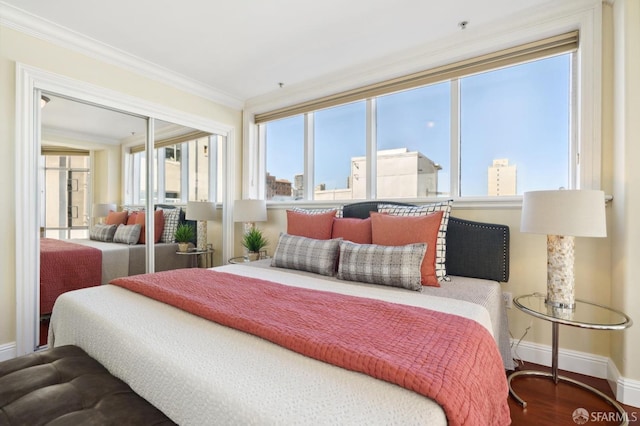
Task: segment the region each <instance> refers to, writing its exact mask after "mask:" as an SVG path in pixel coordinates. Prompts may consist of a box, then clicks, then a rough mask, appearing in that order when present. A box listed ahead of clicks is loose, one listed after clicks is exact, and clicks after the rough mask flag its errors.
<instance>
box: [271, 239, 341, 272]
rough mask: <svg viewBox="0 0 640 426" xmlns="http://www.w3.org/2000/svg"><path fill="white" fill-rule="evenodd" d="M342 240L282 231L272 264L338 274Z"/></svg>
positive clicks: (280, 266)
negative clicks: (320, 238) (318, 238)
mask: <svg viewBox="0 0 640 426" xmlns="http://www.w3.org/2000/svg"><path fill="white" fill-rule="evenodd" d="M340 241H341V240H340V239H335V240H317V239H313V238H307V237H299V236H296V235H289V234H284V233H281V234H280V238H279V239H278V245H277V246H276V251H275V253H274V254H273V258H272V259H271V266H276V267H279V268H287V269H297V270H300V271H308V272H315V273H316V274H321V275H327V276H330V277H332V276H334V275H335V274H336V262H337V261H338V254H339V253H340Z"/></svg>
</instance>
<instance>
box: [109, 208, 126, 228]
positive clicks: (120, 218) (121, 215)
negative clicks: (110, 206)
mask: <svg viewBox="0 0 640 426" xmlns="http://www.w3.org/2000/svg"><path fill="white" fill-rule="evenodd" d="M105 223H106V224H107V225H116V226H118V225H120V224H123V225H124V224H125V223H127V212H126V211H122V212H114V211H113V210H110V211H109V214H108V215H107V219H106V220H105Z"/></svg>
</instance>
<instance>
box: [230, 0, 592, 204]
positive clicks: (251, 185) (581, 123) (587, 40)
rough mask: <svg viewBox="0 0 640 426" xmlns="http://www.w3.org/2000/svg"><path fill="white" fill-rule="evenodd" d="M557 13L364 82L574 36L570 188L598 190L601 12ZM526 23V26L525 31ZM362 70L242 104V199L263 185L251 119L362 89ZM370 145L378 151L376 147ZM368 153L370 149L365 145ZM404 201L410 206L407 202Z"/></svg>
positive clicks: (383, 69)
mask: <svg viewBox="0 0 640 426" xmlns="http://www.w3.org/2000/svg"><path fill="white" fill-rule="evenodd" d="M556 12H557V11H556ZM562 12H563V13H562V16H558V15H557V14H554V13H551V12H549V14H547V15H545V16H543V17H540V16H529V17H526V18H523V19H521V20H520V21H519V24H518V25H515V24H514V23H511V24H510V25H506V24H505V25H504V26H503V27H502V28H497V29H496V30H495V31H494V32H492V33H490V34H488V33H487V34H484V35H485V36H486V37H480V36H479V34H476V35H475V36H474V37H473V38H471V37H470V38H467V39H464V38H461V39H459V40H457V41H455V42H452V43H450V44H449V45H447V49H442V48H441V47H437V46H436V47H433V48H432V50H431V51H430V50H429V48H426V49H421V51H420V52H419V53H417V54H416V56H415V57H409V56H404V57H401V58H396V60H395V61H393V60H392V59H394V58H389V61H388V63H387V65H385V66H378V67H376V68H375V69H371V70H369V71H370V72H368V73H367V76H368V80H367V82H375V81H384V80H386V79H389V78H393V77H395V76H397V75H398V69H401V68H405V69H406V70H415V69H428V68H429V67H435V66H439V65H441V64H446V63H448V62H452V61H457V60H460V58H471V57H473V56H476V55H477V54H478V52H480V53H483V52H491V51H492V50H493V51H496V50H500V49H505V48H509V47H512V46H517V45H519V44H523V43H527V42H531V41H535V40H538V39H542V38H545V37H549V36H551V35H553V34H560V33H562V32H567V31H572V30H577V31H579V37H580V41H579V46H578V48H577V51H576V52H575V53H574V59H573V68H572V73H573V75H572V81H574V80H575V83H574V84H573V87H574V88H575V90H574V91H573V93H572V99H571V101H572V102H573V104H572V106H571V109H572V120H571V124H570V133H571V136H570V139H571V141H572V144H571V146H570V147H569V148H570V150H571V151H570V159H571V163H572V167H575V169H574V170H573V172H572V173H571V174H570V177H569V182H570V185H571V187H573V188H579V189H600V188H601V177H602V176H601V165H602V155H601V146H602V142H601V126H602V124H601V97H602V90H601V86H602V82H601V78H600V73H599V70H601V65H602V52H601V44H602V19H601V17H602V5H601V4H593V5H592V6H590V7H587V8H573V9H563V10H562ZM552 15H553V19H552ZM525 23H526V24H527V25H524V24H525ZM363 71H366V70H363V69H359V70H357V72H355V70H354V72H353V73H343V77H341V78H339V79H336V77H335V75H334V76H327V77H326V78H324V79H318V80H315V81H313V82H309V83H308V84H303V85H298V86H296V87H295V88H294V87H290V88H286V89H282V90H280V91H279V92H278V93H274V94H273V96H262V97H259V98H255V99H250V100H248V101H247V102H246V105H245V106H246V108H245V110H244V112H243V118H244V124H243V131H244V132H243V134H244V138H243V147H242V148H243V187H242V190H243V191H242V192H243V196H244V197H250V198H263V197H264V183H263V182H262V179H256V177H261V176H264V173H265V170H264V169H265V165H264V146H263V144H264V140H262V139H261V138H260V137H259V133H260V132H259V131H258V125H257V124H256V122H255V115H256V114H262V113H266V112H269V111H273V110H275V109H278V108H284V107H287V106H288V105H294V104H297V103H303V102H308V101H309V99H319V98H322V97H326V96H327V95H328V94H330V93H338V92H340V91H345V90H349V89H351V88H353V87H358V86H361V85H362V81H361V80H362V75H363ZM359 83H360V84H359ZM284 91H286V93H285V92H284ZM452 99H457V96H454V97H452ZM451 108H452V109H455V108H457V105H452V106H451ZM453 117H455V115H454V116H453ZM453 117H452V118H453ZM455 121H456V120H453V119H452V123H451V126H452V130H453V129H456V130H455V132H456V133H457V127H458V126H457V124H458V123H456V122H455ZM454 136H456V137H457V136H458V135H457V134H455V135H454V134H452V137H454ZM458 139H459V138H458ZM370 144H372V146H375V142H374V141H372V142H371V143H370ZM368 145H369V144H368ZM368 149H370V147H369V146H368ZM456 149H457V146H456V144H452V146H451V150H452V157H453V158H457V154H458V153H456V152H455V150H456ZM367 155H368V156H369V163H371V161H370V158H371V156H370V154H369V153H368V154H367ZM453 167H454V165H452V171H451V172H452V175H453V174H454V170H453ZM372 173H373V170H372ZM249 177H250V178H249ZM369 181H371V179H369ZM451 191H452V193H458V188H457V180H456V186H455V187H454V186H452V187H451ZM454 191H455V192H454ZM369 193H372V192H369ZM452 198H454V200H456V206H458V207H461V208H476V207H487V208H502V207H520V206H521V203H522V196H509V197H488V196H486V197H485V196H483V197H464V198H459V197H452ZM429 200H430V199H420V200H415V201H423V202H424V201H429ZM403 201H407V202H411V200H408V199H404V200H403ZM285 204H286V203H284V202H279V203H278V205H285ZM295 204H296V205H303V204H312V205H322V204H327V205H330V204H331V205H332V204H335V203H327V202H317V201H313V200H310V199H308V200H304V201H303V202H296V203H295Z"/></svg>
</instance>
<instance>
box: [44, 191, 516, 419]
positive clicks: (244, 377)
mask: <svg viewBox="0 0 640 426" xmlns="http://www.w3.org/2000/svg"><path fill="white" fill-rule="evenodd" d="M376 208H377V203H368V204H367V203H358V204H356V205H353V206H349V207H348V206H345V207H344V209H343V210H342V214H343V215H344V216H345V217H363V216H367V215H368V214H369V212H370V211H375V209H376ZM448 232H450V234H448V235H447V251H448V252H450V251H451V250H454V249H457V247H458V246H459V245H462V246H464V248H462V250H464V251H465V252H466V253H467V256H471V257H468V258H460V257H458V258H456V257H455V256H454V257H451V256H447V268H449V267H450V270H449V271H448V273H449V275H448V280H443V281H442V282H441V285H440V286H439V287H436V286H434V287H431V288H426V287H425V288H424V289H422V291H408V290H406V289H401V288H396V287H390V286H381V285H375V284H369V283H359V282H354V281H345V280H342V279H337V278H335V277H327V276H324V275H319V274H317V273H312V272H308V271H300V270H291V269H285V268H279V267H273V266H271V263H272V262H273V260H263V261H258V262H253V263H251V264H250V265H225V266H221V267H217V268H213V269H212V270H201V269H193V270H189V271H182V273H180V271H173V272H172V271H169V272H161V273H156V274H148V275H140V276H137V277H131V278H130V279H128V280H127V279H123V280H116V281H117V282H114V285H105V286H100V287H93V288H88V289H83V290H79V291H74V292H70V293H66V294H65V295H63V296H61V297H60V298H59V299H58V301H57V302H56V306H55V308H54V312H53V316H52V327H51V328H50V332H49V344H50V346H61V345H67V344H73V345H77V346H79V347H80V348H82V349H84V350H85V351H86V352H87V353H88V354H89V355H90V356H92V357H93V358H95V359H97V360H98V361H99V362H100V363H102V364H103V365H104V366H105V367H106V368H107V369H108V370H109V371H110V372H111V373H112V374H114V375H115V376H117V377H119V378H120V379H122V380H124V381H125V382H126V383H127V384H128V385H129V386H131V387H132V389H133V390H134V391H135V392H137V393H138V394H139V395H141V396H142V397H143V398H145V399H146V400H148V401H149V402H151V403H152V404H153V405H154V406H156V407H158V408H159V409H160V410H161V411H162V412H164V413H165V414H166V415H168V416H169V417H170V418H171V419H172V420H173V421H175V422H177V423H179V424H184V425H188V424H211V423H218V424H276V423H284V424H290V423H295V424H335V423H340V424H361V423H368V424H390V423H396V424H429V425H444V424H452V425H455V424H500V425H501V424H508V423H509V414H508V405H507V397H508V389H507V386H506V375H505V371H504V370H505V369H509V367H512V361H511V356H510V354H508V332H507V325H506V315H505V312H504V307H503V305H502V302H501V301H502V297H501V291H500V284H499V281H506V280H507V279H508V228H507V227H505V226H502V225H493V224H480V223H477V222H470V221H463V220H459V219H455V218H449V229H448ZM452 236H453V237H452ZM474 250H475V251H476V252H475V258H476V259H474V256H472V255H471V254H470V253H472V252H473V251H474ZM478 250H480V251H478ZM277 253H278V251H276V254H277ZM480 253H481V254H482V255H481V256H480V255H479V254H480ZM274 257H275V256H274ZM477 258H482V260H481V261H480V262H478V261H477ZM187 272H188V273H187ZM453 272H456V273H458V274H461V275H462V274H467V275H471V277H469V276H459V275H458V276H456V275H453ZM200 281H202V283H200V284H197V282H200ZM138 286H141V287H138ZM145 286H146V287H145ZM184 287H190V288H191V290H189V292H190V293H189V295H187V294H186V293H184V294H183V293H178V292H177V291H178V288H179V289H180V291H182V290H184ZM470 289H471V290H470ZM163 297H166V299H163ZM156 298H157V299H156ZM203 298H204V299H208V300H215V303H208V304H202V303H200V302H202V300H203ZM290 298H292V299H297V300H299V301H300V303H303V305H302V307H301V306H299V305H295V306H296V307H295V309H294V308H293V307H292V306H294V305H290V304H289V303H293V302H290V300H289V299H290ZM316 298H317V299H316ZM170 299H178V300H177V301H176V300H170ZM285 301H286V303H285ZM169 302H175V303H176V304H177V305H179V306H180V307H178V306H173V305H171V304H170V303H169ZM227 303H229V305H227ZM281 303H285V305H283V306H284V307H282V309H283V310H281V311H280V310H277V309H276V308H275V306H276V305H277V306H280V304H281ZM205 305H206V306H205ZM320 306H324V307H325V308H324V309H329V310H326V311H321V310H319V311H318V312H316V308H317V309H320ZM331 306H334V307H336V308H335V309H333V310H331V308H330V307H331ZM338 306H339V307H340V308H337V307H338ZM327 307H329V308H327ZM360 309H364V310H365V311H363V312H369V314H360V315H359V314H357V312H360V311H359V310H360ZM372 309H373V310H372ZM366 310H369V311H366ZM222 311H224V312H223V313H224V315H223V313H221V312H222ZM271 311H275V314H274V313H273V312H271ZM311 311H313V312H316V313H315V314H314V315H319V316H316V317H312V316H307V315H308V314H309V315H311ZM270 312H271V313H270ZM292 312H293V313H292ZM388 312H389V313H388ZM196 314H197V315H196ZM220 315H222V316H220ZM263 315H267V316H268V315H272V317H269V318H263ZM344 315H346V316H344ZM387 315H388V316H387ZM405 315H409V317H406V318H411V319H410V320H406V319H405ZM414 315H415V317H414ZM378 316H379V318H378ZM423 316H424V318H423ZM427 317H428V318H427ZM209 318H212V319H215V320H216V321H218V322H215V321H211V320H210V319H209ZM374 320H375V321H374ZM387 321H388V322H394V323H396V322H398V323H404V324H405V325H406V326H409V327H413V328H410V329H409V330H404V331H402V332H401V333H399V334H405V333H406V334H407V336H409V337H411V338H409V339H404V338H402V340H397V341H396V340H393V341H394V344H393V345H388V344H387V345H385V339H395V338H396V337H395V335H394V334H393V333H394V331H391V333H392V334H390V335H388V336H387V335H386V334H385V333H388V331H385V330H384V325H383V324H384V323H386V322H387ZM423 321H424V322H423ZM272 323H273V327H272ZM224 324H226V325H224ZM326 324H331V327H327V326H326ZM357 324H360V326H361V327H362V328H359V329H358V328H356V326H357ZM374 324H375V325H374ZM381 324H382V325H381ZM423 324H436V326H435V327H434V328H440V327H445V328H446V329H447V330H448V331H444V332H443V334H442V335H440V334H438V333H436V332H432V331H429V330H430V329H427V328H424V329H423V328H422V325H423ZM418 325H419V326H418ZM231 326H233V327H231ZM234 327H237V328H234ZM253 327H258V328H261V329H262V328H266V329H267V330H266V331H264V332H265V333H266V334H259V333H257V332H254V329H253ZM271 327H272V328H271ZM306 328H310V329H311V333H312V334H314V332H316V331H318V330H322V331H324V330H325V329H331V330H334V329H335V330H336V331H335V333H338V334H337V337H336V336H333V338H334V340H332V341H331V342H330V343H326V342H320V343H319V346H318V345H317V344H316V343H314V342H315V340H316V337H315V335H312V336H308V335H305V334H300V333H302V332H303V330H304V329H306ZM285 330H287V331H285ZM331 332H332V333H333V332H334V331H331ZM343 333H346V334H343ZM454 335H455V336H456V337H454ZM345 336H349V337H345ZM415 336H419V338H415ZM398 338H399V337H398ZM336 339H337V340H336ZM376 339H383V342H382V346H386V347H385V348H383V349H384V350H387V349H388V350H391V351H392V352H393V348H403V349H402V350H398V351H396V352H403V353H401V354H400V357H403V356H406V353H404V352H405V346H404V345H408V346H407V347H406V351H407V353H409V352H410V353H411V354H412V355H411V357H410V358H409V360H407V359H404V361H401V362H400V363H399V364H396V361H395V360H393V362H392V361H391V360H389V364H387V358H386V355H384V354H378V353H377V352H376V351H377V350H378V349H379V346H376V347H375V348H373V349H372V348H370V347H367V345H368V344H374V345H380V343H376V342H373V341H374V340H376ZM399 339H400V338H399ZM433 339H436V340H433ZM368 340H371V343H369V342H368ZM389 341H391V340H389ZM396 342H397V344H396ZM423 342H432V343H433V344H426V343H425V344H423ZM350 345H355V347H354V348H352V347H350ZM469 345H471V347H470V346H469ZM343 346H345V347H344V348H343ZM413 351H417V352H415V354H416V357H415V358H412V356H413V354H414V352H413ZM425 351H426V352H425ZM418 354H419V355H420V358H418ZM469 355H471V356H469ZM325 356H328V357H329V358H330V359H329V360H327V359H323V358H322V357H325ZM414 362H415V365H422V367H421V368H415V367H414ZM420 362H423V364H420ZM364 366H367V367H364ZM441 373H442V374H441ZM432 380H433V381H432ZM436 384H437V386H436ZM405 386H407V387H408V388H407V387H405ZM425 388H426V390H425ZM446 395H450V396H449V397H446ZM443 398H444V399H443ZM447 398H449V399H447Z"/></svg>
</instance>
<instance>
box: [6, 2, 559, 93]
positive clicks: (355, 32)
mask: <svg viewBox="0 0 640 426" xmlns="http://www.w3.org/2000/svg"><path fill="white" fill-rule="evenodd" d="M555 2H556V0H446V1H443V0H322V1H308V0H181V1H162V2H158V1H157V0H135V1H131V0H109V1H103V2H93V1H86V0H56V1H43V0H0V8H1V7H3V6H4V7H5V8H6V7H12V9H13V10H15V9H20V10H21V11H24V12H27V14H32V15H35V16H37V17H39V18H42V19H44V20H46V21H48V22H46V24H47V25H49V26H51V25H53V27H54V28H56V29H57V30H58V31H60V30H61V29H60V28H58V26H60V27H62V30H69V31H70V32H71V33H72V34H73V35H75V36H78V35H81V36H83V38H84V40H85V41H86V38H87V37H88V38H90V39H93V41H95V42H96V45H97V46H98V47H99V48H100V49H101V50H102V51H104V49H109V50H111V49H112V50H111V51H112V52H116V53H117V54H119V55H125V56H127V57H128V58H130V59H131V58H133V59H135V60H139V61H142V62H144V63H146V64H147V66H150V65H151V66H154V67H158V69H162V70H164V71H166V72H170V73H172V74H174V75H179V76H181V77H182V78H185V79H188V80H189V81H192V82H194V83H197V84H199V85H201V86H203V87H208V88H211V89H212V90H216V91H217V92H219V93H223V94H225V95H228V96H229V97H230V98H233V99H236V100H238V101H239V102H241V103H242V102H244V101H246V100H247V99H251V98H253V97H256V96H261V95H265V94H268V93H270V92H274V91H277V90H279V84H280V83H283V84H284V85H285V86H287V87H288V86H290V85H297V84H301V83H304V82H306V81H312V80H314V79H318V78H320V77H321V76H323V75H329V74H335V73H339V72H340V70H344V69H353V68H354V67H357V66H359V65H363V64H371V63H374V62H375V61H377V60H381V59H382V58H388V57H390V56H393V55H397V54H400V53H403V52H407V51H410V50H413V51H415V50H416V49H420V48H421V47H427V46H429V45H431V44H433V42H435V41H438V40H444V39H447V38H451V37H453V36H455V35H456V34H457V33H459V32H460V31H463V30H462V29H461V28H460V26H459V23H460V22H461V21H467V22H468V25H467V29H466V30H464V31H472V30H475V29H477V28H491V26H492V25H495V24H496V23H498V22H504V21H505V20H508V19H509V18H510V17H513V16H516V15H517V16H522V15H523V14H526V13H527V11H532V10H540V9H541V8H544V7H546V6H551V5H552V4H553V3H555Z"/></svg>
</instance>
